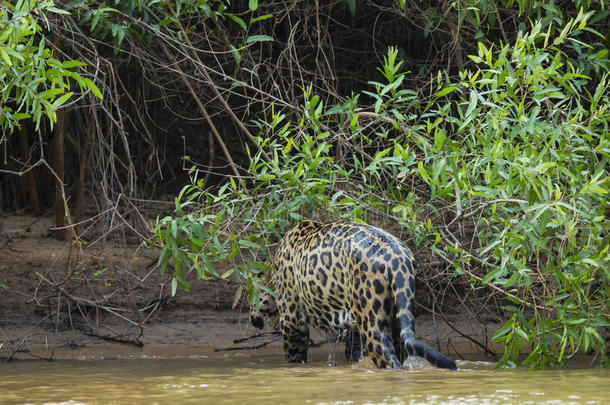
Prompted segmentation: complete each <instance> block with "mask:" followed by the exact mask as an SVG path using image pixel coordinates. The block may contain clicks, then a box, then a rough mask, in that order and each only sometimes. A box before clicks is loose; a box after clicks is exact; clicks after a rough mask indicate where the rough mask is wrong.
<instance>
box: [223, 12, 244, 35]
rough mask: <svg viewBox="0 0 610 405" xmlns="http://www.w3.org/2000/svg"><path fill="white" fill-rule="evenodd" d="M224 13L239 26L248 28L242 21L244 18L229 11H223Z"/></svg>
mask: <svg viewBox="0 0 610 405" xmlns="http://www.w3.org/2000/svg"><path fill="white" fill-rule="evenodd" d="M224 15H226V16H227V17H229V18H230V19H231V20H233V21H234V22H236V23H237V24H238V25H239V26H240V27H242V28H243V30H244V31H247V30H248V27H246V23H245V22H244V20H242V19H241V18H239V17H238V16H236V15H233V14H231V13H225V14H224Z"/></svg>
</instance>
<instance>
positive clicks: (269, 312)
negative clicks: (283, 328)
mask: <svg viewBox="0 0 610 405" xmlns="http://www.w3.org/2000/svg"><path fill="white" fill-rule="evenodd" d="M279 320H280V316H279V312H278V309H277V304H276V301H275V297H274V296H273V295H271V294H270V293H269V292H267V291H261V292H260V294H259V298H258V305H256V304H254V305H252V306H251V307H250V323H251V324H252V326H254V327H255V328H257V329H261V330H262V329H265V328H266V329H270V330H274V329H277V328H278V324H279Z"/></svg>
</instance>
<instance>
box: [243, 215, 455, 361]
mask: <svg viewBox="0 0 610 405" xmlns="http://www.w3.org/2000/svg"><path fill="white" fill-rule="evenodd" d="M414 267H415V260H414V258H413V254H412V253H411V251H410V250H409V248H408V247H407V246H406V245H405V243H404V242H403V241H402V240H400V239H399V238H397V237H395V236H393V235H392V234H390V233H389V232H386V231H384V230H382V229H379V228H377V227H374V226H371V225H365V224H360V223H355V222H351V221H336V222H331V223H320V222H316V221H312V220H304V221H301V222H299V223H298V224H297V225H296V226H295V227H294V228H292V229H291V230H290V231H288V232H287V233H286V234H285V235H284V237H283V238H282V240H281V241H280V243H279V247H278V248H277V251H276V252H275V255H274V257H273V268H274V274H273V280H272V283H271V284H272V288H273V289H274V291H275V297H273V296H272V295H270V294H268V293H266V294H265V295H264V296H263V298H262V299H261V300H260V304H259V306H258V307H257V308H256V309H254V308H253V309H252V312H251V318H250V319H251V322H252V324H253V325H254V326H255V327H257V328H261V329H262V328H263V327H264V326H265V321H267V323H269V322H271V323H276V324H277V326H278V327H279V331H280V334H281V337H282V342H283V349H284V354H285V357H286V359H287V360H288V361H289V362H306V361H307V350H308V348H309V343H310V338H309V327H310V326H314V327H317V328H319V329H321V330H323V331H326V332H330V333H332V334H336V335H340V336H344V337H345V338H346V339H347V340H349V341H351V342H355V343H354V344H355V345H356V346H358V347H360V346H361V347H362V349H361V351H360V352H359V353H367V354H368V356H369V357H370V358H371V360H372V362H373V364H374V365H375V366H376V367H378V368H386V367H392V368H402V365H403V362H404V360H405V359H406V358H407V357H408V356H409V355H417V356H419V357H423V358H425V359H426V360H428V361H429V362H430V363H431V364H433V365H434V366H436V367H439V368H446V369H451V370H456V369H457V367H456V364H455V362H454V361H453V360H452V359H451V358H449V357H448V356H446V355H444V354H442V353H438V352H436V351H435V350H434V349H433V348H432V347H430V346H429V345H427V344H425V343H423V342H420V341H418V340H417V339H416V338H415V334H414V333H415V332H414V328H415V324H414V316H413V306H414V301H415V292H414V288H415V280H414V277H415V274H414V272H415V269H414ZM354 337H355V338H354ZM356 352H358V350H356ZM348 353H349V351H348V348H346V355H348ZM352 353H353V350H352ZM348 357H352V358H353V354H352V355H349V356H348Z"/></svg>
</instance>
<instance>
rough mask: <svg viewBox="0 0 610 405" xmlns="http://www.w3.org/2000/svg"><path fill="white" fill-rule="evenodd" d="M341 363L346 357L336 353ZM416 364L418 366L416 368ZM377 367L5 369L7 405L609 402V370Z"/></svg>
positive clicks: (0, 386) (259, 360) (227, 360)
mask: <svg viewBox="0 0 610 405" xmlns="http://www.w3.org/2000/svg"><path fill="white" fill-rule="evenodd" d="M337 357H339V356H337ZM418 364H419V362H417V361H416V362H415V365H416V366H418ZM457 364H458V367H459V370H458V371H453V372H452V371H448V370H438V369H434V368H430V367H423V368H421V365H420V367H419V368H418V367H415V368H414V369H411V370H409V369H405V370H376V369H373V368H372V367H371V366H370V364H369V363H367V360H365V361H364V362H361V363H357V364H339V365H338V366H328V365H327V353H324V352H323V351H322V352H320V353H314V354H313V359H311V361H310V362H309V363H308V364H301V365H291V364H287V363H286V362H284V360H283V357H282V356H281V355H279V354H272V355H269V354H268V355H260V354H257V353H256V352H246V353H235V352H230V353H227V354H223V355H216V356H209V357H206V356H198V357H191V358H182V359H155V358H144V359H142V358H138V359H133V358H132V359H90V360H84V361H80V360H58V361H52V362H43V361H34V360H20V361H14V362H11V363H5V362H3V363H0V403H1V404H5V403H6V404H22V403H28V404H60V403H61V404H169V403H171V404H187V403H197V404H234V403H236V404H237V403H239V404H263V403H264V404H363V403H365V404H554V405H555V404H608V403H610V370H602V369H596V368H590V367H583V368H571V369H562V370H543V371H530V370H527V369H525V368H517V369H512V370H497V369H495V368H494V365H493V363H489V362H484V361H459V360H458V362H457Z"/></svg>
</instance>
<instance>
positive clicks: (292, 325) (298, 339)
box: [280, 312, 309, 363]
mask: <svg viewBox="0 0 610 405" xmlns="http://www.w3.org/2000/svg"><path fill="white" fill-rule="evenodd" d="M280 330H281V333H282V341H283V343H284V355H285V356H286V360H288V362H289V363H305V362H307V349H308V348H309V326H308V325H307V322H305V317H304V316H303V315H302V313H301V312H296V313H295V314H294V318H293V319H280Z"/></svg>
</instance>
